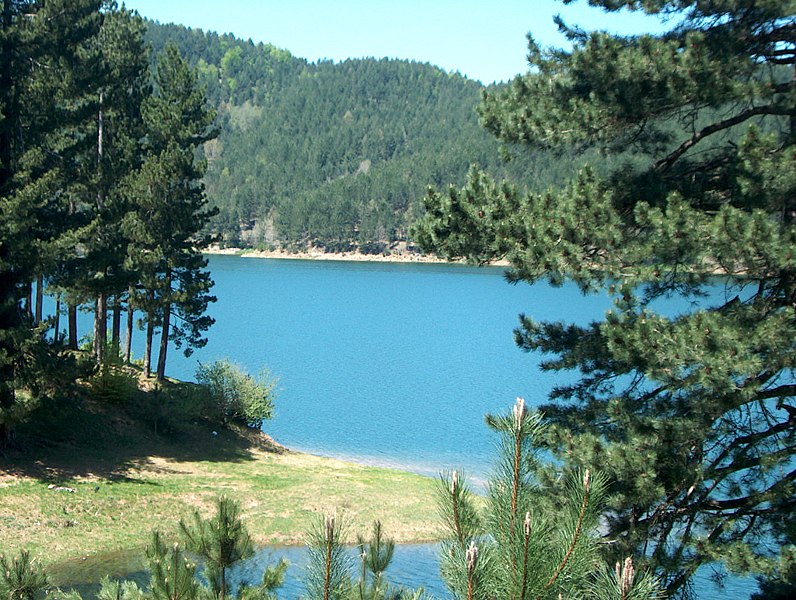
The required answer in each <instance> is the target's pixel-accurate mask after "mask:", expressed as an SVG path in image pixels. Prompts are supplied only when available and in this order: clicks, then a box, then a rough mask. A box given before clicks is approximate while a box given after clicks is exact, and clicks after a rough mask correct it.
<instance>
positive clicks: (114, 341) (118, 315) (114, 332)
mask: <svg viewBox="0 0 796 600" xmlns="http://www.w3.org/2000/svg"><path fill="white" fill-rule="evenodd" d="M111 323H112V327H111V354H112V355H113V359H114V360H116V359H117V358H119V348H120V345H119V340H120V339H121V329H122V299H121V298H120V297H119V296H118V295H117V296H116V297H115V298H114V302H113V319H112V321H111Z"/></svg>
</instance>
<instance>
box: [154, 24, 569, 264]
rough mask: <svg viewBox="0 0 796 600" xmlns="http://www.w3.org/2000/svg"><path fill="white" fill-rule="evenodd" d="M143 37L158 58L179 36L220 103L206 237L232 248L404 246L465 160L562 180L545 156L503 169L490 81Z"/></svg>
mask: <svg viewBox="0 0 796 600" xmlns="http://www.w3.org/2000/svg"><path fill="white" fill-rule="evenodd" d="M148 37H149V39H150V40H151V41H152V44H153V47H154V48H155V49H156V50H159V49H161V48H162V47H164V45H165V44H166V40H170V41H176V43H177V44H178V46H179V47H180V49H181V51H182V52H183V54H184V55H185V56H186V58H187V59H188V60H189V61H190V63H191V64H192V65H196V67H197V69H198V70H199V71H200V81H201V82H202V83H203V84H204V85H206V86H207V90H208V97H209V98H210V99H211V101H212V102H213V105H214V106H216V107H218V110H219V117H220V123H221V126H222V131H221V134H220V136H219V139H218V141H217V142H214V143H213V144H211V145H208V146H206V148H205V150H206V155H207V157H208V160H209V166H208V172H207V176H206V178H205V181H206V184H207V190H208V197H209V199H210V202H211V204H212V205H213V206H216V207H218V208H219V210H220V212H219V214H218V216H217V217H216V218H214V219H213V221H212V222H211V223H210V225H209V230H210V231H212V232H213V233H221V234H223V236H224V243H226V244H228V245H236V246H248V247H256V246H257V245H259V244H261V243H262V242H267V243H276V244H281V245H282V246H287V245H289V244H292V243H295V244H298V245H300V246H303V245H305V244H308V243H312V244H315V245H316V246H318V247H323V248H326V249H328V250H330V251H345V250H350V249H352V248H359V249H363V248H364V249H367V250H369V251H371V252H372V251H373V250H374V248H377V247H378V246H379V245H383V247H387V246H389V245H390V244H392V243H393V242H395V241H398V240H406V239H407V231H408V227H409V225H410V224H411V223H412V222H413V221H414V220H415V219H416V218H417V217H418V216H419V215H420V213H421V212H422V208H421V206H420V202H421V199H422V197H423V193H424V190H425V187H426V185H427V184H428V183H429V182H432V183H434V184H435V185H444V184H446V183H447V182H449V181H456V182H457V183H460V182H462V181H463V178H464V176H465V174H466V172H467V169H468V167H469V166H470V164H471V163H472V162H478V163H480V164H483V165H488V166H489V167H490V169H492V170H494V171H496V172H500V173H506V174H510V175H511V176H512V177H515V178H518V179H521V180H522V181H524V182H526V183H528V184H530V185H533V186H534V187H535V188H536V189H544V187H546V186H547V185H549V184H550V183H552V182H555V181H558V180H560V177H559V174H560V173H561V172H562V168H561V165H560V164H559V163H558V162H555V161H553V160H550V158H549V157H543V156H538V157H533V158H531V159H529V158H527V157H525V156H522V155H518V156H513V157H512V158H513V160H512V161H510V162H503V161H502V160H501V156H500V153H499V144H498V143H497V142H496V141H495V140H493V139H491V138H490V136H489V135H488V134H486V133H485V132H484V131H483V130H482V129H481V128H480V127H479V125H478V118H477V115H476V113H475V109H476V105H477V104H478V101H479V98H480V94H481V93H482V92H483V91H484V87H483V86H482V85H480V84H479V83H477V82H475V81H470V80H467V79H466V78H464V77H461V76H458V75H449V74H447V73H445V72H443V71H442V70H440V69H438V68H436V67H433V66H431V65H428V64H418V63H412V62H407V61H397V60H375V59H365V60H348V61H344V62H342V63H339V64H336V63H332V62H328V61H323V62H320V63H318V64H308V63H307V62H306V61H305V60H302V59H298V58H294V57H289V56H288V57H284V56H281V55H279V53H278V52H276V51H275V49H274V48H272V47H269V46H266V45H262V44H259V45H255V44H252V43H250V42H245V41H242V40H237V39H235V38H233V37H232V36H228V35H223V36H219V35H216V34H214V33H211V32H202V31H200V30H187V29H185V28H182V27H177V26H161V25H157V24H150V27H149V31H148ZM231 81H234V82H235V85H234V87H232V86H230V85H229V83H230V82H231ZM504 155H505V156H511V153H509V152H505V153H504ZM381 251H382V250H381V249H379V250H378V252H381Z"/></svg>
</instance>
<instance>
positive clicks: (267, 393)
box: [196, 360, 277, 429]
mask: <svg viewBox="0 0 796 600" xmlns="http://www.w3.org/2000/svg"><path fill="white" fill-rule="evenodd" d="M196 381H197V382H198V383H199V384H200V385H203V386H205V387H206V388H207V389H208V391H209V393H210V398H211V399H212V402H213V404H214V405H215V409H216V411H217V412H218V415H219V417H220V418H221V420H222V421H224V422H227V421H229V420H234V421H241V422H243V423H245V424H246V425H248V426H249V427H253V428H256V429H259V428H260V427H261V426H262V424H263V421H264V420H266V419H270V418H271V416H272V414H273V409H274V400H275V396H276V392H275V389H276V383H277V382H276V380H275V379H273V378H272V377H271V375H270V374H269V373H268V372H267V371H263V372H262V373H261V374H260V376H259V377H258V378H256V379H255V378H254V377H252V376H251V375H248V374H246V373H245V372H244V371H243V370H242V369H241V368H240V367H239V366H237V365H235V364H234V363H231V362H229V361H228V360H220V361H216V362H214V363H212V364H210V365H203V364H200V365H199V368H198V369H197V370H196Z"/></svg>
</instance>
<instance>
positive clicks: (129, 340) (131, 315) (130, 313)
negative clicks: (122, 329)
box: [124, 300, 135, 365]
mask: <svg viewBox="0 0 796 600" xmlns="http://www.w3.org/2000/svg"><path fill="white" fill-rule="evenodd" d="M134 321H135V310H134V309H133V307H132V306H130V302H129V300H128V302H127V334H126V335H125V338H124V362H125V364H128V365H129V364H130V358H131V355H132V351H133V323H134Z"/></svg>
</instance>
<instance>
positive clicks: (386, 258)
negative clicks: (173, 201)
mask: <svg viewBox="0 0 796 600" xmlns="http://www.w3.org/2000/svg"><path fill="white" fill-rule="evenodd" d="M202 252H203V253H204V254H222V255H236V256H242V257H243V258H271V259H278V260H328V261H350V262H389V263H431V264H465V262H464V261H449V260H445V259H442V258H438V257H436V256H431V255H427V254H417V253H414V252H399V253H391V254H386V255H385V254H362V253H361V252H323V251H322V250H308V251H306V252H287V251H285V250H245V249H243V248H219V247H212V246H211V247H209V248H205V249H204V250H202ZM491 266H499V267H506V266H508V262H507V261H505V260H500V261H495V262H493V263H491Z"/></svg>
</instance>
